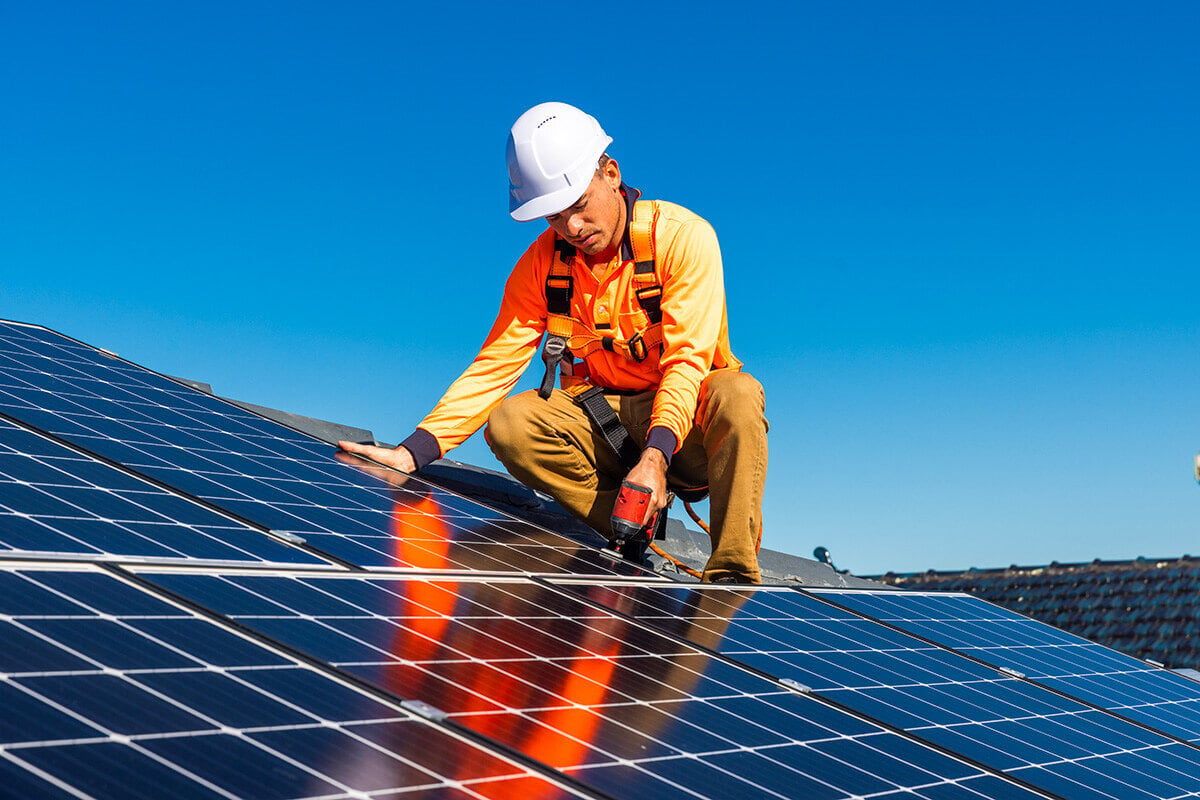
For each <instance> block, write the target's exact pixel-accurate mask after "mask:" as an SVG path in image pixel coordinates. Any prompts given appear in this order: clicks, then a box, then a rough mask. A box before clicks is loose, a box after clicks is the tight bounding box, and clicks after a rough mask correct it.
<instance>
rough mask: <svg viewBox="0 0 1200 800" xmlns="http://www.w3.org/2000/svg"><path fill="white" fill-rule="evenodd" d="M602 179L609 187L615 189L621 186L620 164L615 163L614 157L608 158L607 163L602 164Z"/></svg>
mask: <svg viewBox="0 0 1200 800" xmlns="http://www.w3.org/2000/svg"><path fill="white" fill-rule="evenodd" d="M603 171H604V181H605V182H606V183H607V184H608V185H609V187H610V188H612V189H614V190H616V189H620V188H621V165H620V164H618V163H617V160H616V159H615V158H610V159H609V160H608V163H607V164H605V165H604V170H603Z"/></svg>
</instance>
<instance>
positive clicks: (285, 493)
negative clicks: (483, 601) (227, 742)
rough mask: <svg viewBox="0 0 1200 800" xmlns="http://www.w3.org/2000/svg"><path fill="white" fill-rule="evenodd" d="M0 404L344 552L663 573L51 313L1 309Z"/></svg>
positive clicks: (361, 558)
mask: <svg viewBox="0 0 1200 800" xmlns="http://www.w3.org/2000/svg"><path fill="white" fill-rule="evenodd" d="M0 413H4V414H6V415H8V416H10V417H12V418H14V419H17V420H20V421H21V422H23V423H25V424H27V425H29V426H32V427H34V428H36V429H38V430H42V431H46V432H48V433H50V434H52V435H54V436H56V437H59V438H62V439H64V440H66V441H68V442H70V443H72V444H73V445H75V446H76V447H78V448H81V449H83V450H85V451H87V452H91V453H95V454H99V455H100V456H102V457H103V458H106V459H109V460H112V461H114V462H117V463H120V464H122V465H124V466H125V467H126V468H128V469H130V470H133V471H135V472H138V473H140V474H143V475H147V476H149V477H151V478H152V479H154V480H156V481H158V482H161V483H163V484H166V485H168V486H172V487H175V488H176V489H177V490H179V491H181V492H183V493H187V494H189V495H194V496H196V497H199V498H202V499H203V500H204V501H207V502H209V503H212V504H215V505H216V506H218V507H220V508H222V509H224V510H226V511H227V512H229V513H231V514H233V515H234V516H237V517H239V518H243V519H247V520H250V521H252V522H253V523H255V524H257V525H260V526H262V527H264V528H267V529H269V530H271V531H272V532H274V533H276V534H278V535H283V536H288V535H294V536H299V537H301V538H302V539H304V540H305V541H306V542H307V543H308V544H309V546H310V547H311V548H313V549H314V550H315V551H318V552H320V553H321V554H322V555H324V556H325V557H328V558H330V559H332V560H335V561H338V562H340V563H342V564H343V565H345V566H351V567H353V566H357V567H361V568H367V569H371V568H394V567H398V566H403V567H408V568H411V569H417V570H426V571H435V570H436V571H458V570H465V569H475V570H482V571H511V572H519V573H540V572H546V573H551V574H553V573H563V572H569V573H579V572H584V573H589V574H597V575H607V576H633V575H653V573H652V572H650V571H647V570H645V569H643V568H641V567H640V566H636V565H634V564H631V563H630V562H627V561H622V560H621V559H616V558H610V557H609V556H608V555H607V554H605V553H604V552H603V551H602V550H601V549H600V548H599V546H598V545H600V544H602V541H601V540H600V538H599V537H598V536H597V542H596V543H597V546H596V547H589V546H586V545H582V544H580V543H578V542H576V541H574V540H572V539H570V538H568V537H565V536H562V535H560V534H557V533H554V532H551V531H549V530H546V529H544V528H541V527H539V526H537V525H534V524H532V523H529V522H526V521H524V520H520V519H517V518H516V517H513V516H511V515H509V514H506V513H504V512H500V511H497V510H495V509H491V508H488V507H487V506H486V505H484V504H481V503H477V502H475V501H472V500H469V499H467V498H465V497H462V496H460V495H458V494H455V493H454V492H452V491H449V490H447V489H444V488H441V487H438V486H435V485H434V484H432V483H429V482H427V481H425V480H423V479H422V478H421V477H420V476H419V475H413V476H401V475H400V474H399V473H390V474H391V477H392V480H393V481H394V482H395V483H403V484H404V485H403V486H401V487H399V488H397V486H394V485H389V484H388V483H386V482H384V481H383V480H380V479H379V478H378V477H373V476H372V475H368V474H366V473H365V472H364V471H362V470H360V469H356V468H355V467H353V466H350V465H349V464H346V463H340V462H339V461H338V460H337V459H336V458H335V457H334V452H333V450H332V448H331V447H330V445H329V444H328V443H326V442H322V441H320V440H318V439H315V438H314V437H312V436H309V435H308V434H305V433H302V432H300V431H297V430H295V429H293V428H290V427H288V426H286V425H283V424H282V423H279V422H275V421H273V420H269V419H267V418H266V417H262V416H259V415H257V414H255V413H253V412H251V411H248V410H246V409H244V408H242V407H240V406H237V405H234V404H232V403H229V402H228V401H225V400H222V399H220V398H217V397H215V396H213V395H208V394H204V393H203V392H200V391H198V390H196V389H194V388H193V387H191V386H188V385H186V384H184V383H182V382H180V381H178V380H176V379H174V378H169V377H167V376H163V375H160V374H158V373H155V372H153V371H151V370H147V369H145V368H143V367H140V366H138V365H136V364H133V363H132V362H128V361H124V360H123V359H120V358H119V357H117V356H115V355H112V354H107V353H105V352H104V351H101V350H98V349H97V348H93V347H91V346H90V345H86V344H84V343H82V342H78V341H76V340H73V339H70V338H69V337H66V336H63V335H62V334H59V333H57V332H54V331H51V330H49V329H47V328H43V327H40V326H29V325H24V324H22V323H11V322H0ZM363 466H365V467H370V465H369V464H366V463H365V462H364V464H363ZM373 471H376V472H377V471H378V469H377V468H373ZM239 487H240V490H239ZM262 498H269V499H262ZM423 509H424V510H423ZM398 541H400V542H403V543H404V545H405V546H397V542H398Z"/></svg>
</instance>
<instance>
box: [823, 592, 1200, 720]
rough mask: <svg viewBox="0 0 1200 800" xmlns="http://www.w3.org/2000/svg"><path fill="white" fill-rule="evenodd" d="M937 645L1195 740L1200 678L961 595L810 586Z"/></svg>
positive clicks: (1198, 713)
mask: <svg viewBox="0 0 1200 800" xmlns="http://www.w3.org/2000/svg"><path fill="white" fill-rule="evenodd" d="M814 593H817V594H819V596H821V597H824V598H827V599H829V600H832V601H834V602H836V603H838V604H839V605H842V606H844V607H846V608H851V609H854V610H855V611H860V612H861V613H863V614H867V615H869V616H872V617H874V618H876V619H881V620H883V621H884V622H888V623H890V624H892V625H895V626H897V627H899V628H903V629H905V630H908V631H911V632H913V633H915V634H917V635H919V636H923V637H925V638H927V639H930V640H932V641H935V642H937V643H938V644H940V645H942V646H944V647H949V648H953V649H955V650H959V651H961V652H964V653H967V654H969V655H971V656H974V657H975V658H978V659H980V660H981V661H986V662H987V663H989V664H994V665H996V666H998V667H1005V668H1008V669H1014V670H1016V671H1017V672H1020V673H1021V674H1023V675H1026V676H1028V677H1029V678H1031V679H1033V680H1036V681H1037V682H1038V683H1041V684H1043V685H1046V686H1049V687H1051V688H1053V689H1056V690H1059V691H1061V692H1063V693H1065V694H1069V695H1072V696H1074V697H1078V698H1080V699H1081V700H1084V701H1086V702H1088V703H1092V704H1095V705H1097V706H1100V707H1102V708H1106V709H1109V710H1110V711H1113V712H1116V713H1119V714H1121V715H1122V716H1124V717H1128V718H1130V719H1133V720H1136V721H1138V722H1141V723H1143V724H1146V725H1149V726H1151V727H1154V728H1157V729H1159V730H1161V731H1164V732H1166V733H1169V734H1171V735H1173V736H1178V737H1180V738H1182V739H1187V740H1189V741H1192V742H1198V743H1200V683H1196V682H1195V681H1192V680H1189V679H1188V678H1185V677H1183V676H1181V675H1176V674H1174V673H1171V672H1169V671H1167V670H1164V669H1160V668H1158V667H1154V666H1151V665H1149V664H1147V663H1145V662H1143V661H1139V660H1137V659H1135V658H1131V657H1129V656H1126V655H1124V654H1122V653H1118V652H1116V651H1115V650H1112V649H1110V648H1107V647H1104V646H1103V645H1099V644H1096V643H1094V642H1089V641H1087V640H1086V639H1082V638H1080V637H1078V636H1075V635H1074V634H1070V633H1067V632H1065V631H1062V630H1059V629H1057V628H1052V627H1050V626H1049V625H1046V624H1044V623H1041V622H1037V621H1035V620H1032V619H1030V618H1028V617H1023V616H1021V615H1019V614H1016V613H1014V612H1011V611H1008V610H1007V609H1004V608H1001V607H999V606H996V605H993V604H991V603H988V602H986V601H983V600H980V599H978V598H976V597H971V596H970V595H965V594H957V593H956V594H950V593H926V592H861V593H859V592H849V591H825V590H820V591H817V590H814Z"/></svg>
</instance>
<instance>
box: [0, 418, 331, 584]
mask: <svg viewBox="0 0 1200 800" xmlns="http://www.w3.org/2000/svg"><path fill="white" fill-rule="evenodd" d="M0 548H3V549H6V550H15V551H27V552H35V551H40V552H43V553H77V554H90V555H102V554H107V555H119V556H125V557H146V558H168V559H170V558H175V559H178V558H198V559H200V558H202V559H216V560H224V561H277V562H282V563H290V564H322V563H325V562H323V561H321V560H320V559H318V558H316V557H314V556H311V555H309V554H307V553H305V552H304V551H303V550H299V549H297V548H294V547H289V546H287V545H285V544H282V543H280V542H277V541H275V540H273V539H271V538H270V537H268V536H266V535H265V534H263V533H261V532H260V531H257V530H254V529H253V528H250V527H248V526H246V525H244V524H242V523H240V522H237V521H236V520H233V519H230V518H228V517H225V516H222V515H221V514H218V513H216V512H214V511H211V510H209V509H207V508H205V507H203V506H201V505H198V504H196V503H193V502H191V501H190V500H186V499H184V498H181V497H179V496H178V495H175V494H172V493H170V492H168V491H166V490H164V489H161V488H159V487H157V486H155V485H153V484H151V483H147V482H146V481H144V480H141V479H139V478H136V477H132V476H130V475H128V474H126V473H124V472H121V471H120V470H118V469H116V468H114V467H111V466H109V465H107V464H104V463H102V462H99V461H96V460H95V459H93V458H90V457H88V456H86V455H81V454H79V453H76V452H74V451H72V450H70V449H68V448H67V447H64V446H63V445H61V444H58V443H56V442H53V441H51V440H49V439H47V438H46V437H44V436H40V435H38V434H36V433H31V432H30V431H27V430H23V429H21V428H19V427H17V426H16V425H13V424H11V423H9V422H6V421H5V420H3V419H0Z"/></svg>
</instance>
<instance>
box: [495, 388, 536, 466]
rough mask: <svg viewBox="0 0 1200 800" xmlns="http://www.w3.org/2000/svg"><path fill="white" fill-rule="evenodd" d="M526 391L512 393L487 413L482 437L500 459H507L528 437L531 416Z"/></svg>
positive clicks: (505, 460) (504, 460) (503, 460)
mask: <svg viewBox="0 0 1200 800" xmlns="http://www.w3.org/2000/svg"><path fill="white" fill-rule="evenodd" d="M531 412H532V409H531V408H530V407H529V403H528V397H527V395H526V393H522V394H518V395H513V396H512V397H508V398H506V399H505V400H504V402H503V403H501V404H500V405H498V406H496V408H495V409H493V410H492V413H491V414H489V415H488V421H487V427H486V428H485V429H484V431H483V439H484V441H486V442H487V443H488V447H490V448H492V452H493V453H494V454H495V455H496V458H498V459H500V461H502V462H505V463H507V460H508V458H509V457H511V455H512V454H513V453H515V452H516V451H517V449H518V446H519V444H520V443H521V442H523V441H525V440H526V439H527V437H528V432H529V423H530V419H531V417H532V413H531Z"/></svg>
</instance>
